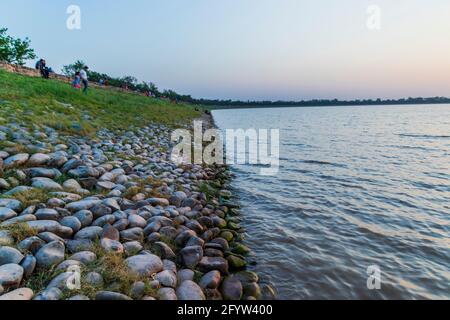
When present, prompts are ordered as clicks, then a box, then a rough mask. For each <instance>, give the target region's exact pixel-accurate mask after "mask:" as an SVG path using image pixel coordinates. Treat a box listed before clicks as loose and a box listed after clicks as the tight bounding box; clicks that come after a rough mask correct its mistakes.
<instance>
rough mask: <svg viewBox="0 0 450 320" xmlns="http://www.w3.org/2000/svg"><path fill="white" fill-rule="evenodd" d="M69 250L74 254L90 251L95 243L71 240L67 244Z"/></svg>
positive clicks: (85, 240) (87, 240) (86, 240)
mask: <svg viewBox="0 0 450 320" xmlns="http://www.w3.org/2000/svg"><path fill="white" fill-rule="evenodd" d="M66 244H67V249H68V250H69V251H70V252H72V253H78V252H81V251H89V250H92V248H93V247H94V243H93V242H92V241H91V240H89V239H81V240H69V241H67V242H66Z"/></svg>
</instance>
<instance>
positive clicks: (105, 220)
mask: <svg viewBox="0 0 450 320" xmlns="http://www.w3.org/2000/svg"><path fill="white" fill-rule="evenodd" d="M115 221H116V217H115V216H114V215H112V214H107V215H106V216H103V217H100V218H98V219H97V220H95V221H94V222H93V223H92V226H95V227H102V228H103V227H104V226H105V225H107V224H109V225H111V224H113V223H114V222H115Z"/></svg>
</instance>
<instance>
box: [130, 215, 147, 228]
mask: <svg viewBox="0 0 450 320" xmlns="http://www.w3.org/2000/svg"><path fill="white" fill-rule="evenodd" d="M128 222H129V226H130V228H135V227H139V228H145V227H146V226H147V221H145V219H144V218H142V217H140V216H138V215H137V214H130V215H129V216H128Z"/></svg>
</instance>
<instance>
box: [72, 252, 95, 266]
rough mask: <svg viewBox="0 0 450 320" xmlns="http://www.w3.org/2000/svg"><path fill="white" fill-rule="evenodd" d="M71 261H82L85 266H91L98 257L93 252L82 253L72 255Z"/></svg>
mask: <svg viewBox="0 0 450 320" xmlns="http://www.w3.org/2000/svg"><path fill="white" fill-rule="evenodd" d="M69 259H70V260H76V261H80V262H81V263H83V264H90V263H93V262H95V260H97V255H96V254H95V253H94V252H91V251H81V252H77V253H75V254H74V255H72V256H71V257H70V258H69Z"/></svg>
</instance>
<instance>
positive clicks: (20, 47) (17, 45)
mask: <svg viewBox="0 0 450 320" xmlns="http://www.w3.org/2000/svg"><path fill="white" fill-rule="evenodd" d="M30 44H31V41H30V39H28V38H25V39H24V40H22V39H14V40H13V42H12V49H13V56H14V59H13V63H15V64H18V65H19V66H23V65H25V61H26V60H31V59H35V58H36V54H35V53H34V50H33V49H32V48H30Z"/></svg>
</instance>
